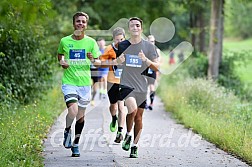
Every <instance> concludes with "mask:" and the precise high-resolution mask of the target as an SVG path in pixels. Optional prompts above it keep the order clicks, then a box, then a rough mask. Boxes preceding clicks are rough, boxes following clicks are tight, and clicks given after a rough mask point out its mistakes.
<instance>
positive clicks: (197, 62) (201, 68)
mask: <svg viewBox="0 0 252 167" xmlns="http://www.w3.org/2000/svg"><path fill="white" fill-rule="evenodd" d="M185 66H186V68H187V69H188V73H189V75H190V76H191V77H192V78H206V76H207V68H208V59H207V56H206V55H204V54H202V53H199V52H196V53H194V55H193V56H191V57H189V60H188V61H187V62H186V64H185Z"/></svg>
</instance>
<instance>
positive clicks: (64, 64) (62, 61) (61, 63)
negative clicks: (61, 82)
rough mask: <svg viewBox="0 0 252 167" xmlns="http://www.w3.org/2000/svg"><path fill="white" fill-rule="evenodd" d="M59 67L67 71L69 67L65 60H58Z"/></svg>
mask: <svg viewBox="0 0 252 167" xmlns="http://www.w3.org/2000/svg"><path fill="white" fill-rule="evenodd" d="M60 65H61V67H62V68H64V69H67V68H68V67H69V65H68V64H67V62H66V61H65V60H60Z"/></svg>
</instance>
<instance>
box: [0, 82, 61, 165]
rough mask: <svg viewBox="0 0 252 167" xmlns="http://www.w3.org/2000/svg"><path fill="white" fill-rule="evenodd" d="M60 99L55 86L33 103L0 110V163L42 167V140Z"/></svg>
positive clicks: (58, 111) (57, 111)
mask: <svg viewBox="0 0 252 167" xmlns="http://www.w3.org/2000/svg"><path fill="white" fill-rule="evenodd" d="M63 102H64V100H63V98H62V93H61V89H60V87H59V85H57V86H55V87H54V88H53V89H51V90H48V94H47V95H45V97H44V98H43V99H41V100H38V101H35V102H34V103H33V104H30V105H27V106H20V107H19V108H12V109H11V110H6V109H3V110H1V111H0V133H1V134H0V150H1V151H0V162H1V165H0V166H17V167H19V166H43V157H42V155H41V153H42V150H43V145H42V144H43V139H44V138H45V137H46V134H47V132H48V130H49V128H50V127H51V125H52V124H53V122H54V119H55V118H56V117H57V116H58V115H59V113H60V112H61V111H62V110H63V108H64V107H65V105H64V103H63Z"/></svg>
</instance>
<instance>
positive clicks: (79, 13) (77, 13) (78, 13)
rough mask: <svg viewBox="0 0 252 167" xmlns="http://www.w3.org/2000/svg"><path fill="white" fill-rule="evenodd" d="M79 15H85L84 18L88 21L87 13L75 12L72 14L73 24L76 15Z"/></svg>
mask: <svg viewBox="0 0 252 167" xmlns="http://www.w3.org/2000/svg"><path fill="white" fill-rule="evenodd" d="M79 16H85V17H86V19H87V22H88V20H89V16H88V14H87V13H84V12H76V13H75V14H74V15H73V24H74V21H75V19H76V18H77V17H79Z"/></svg>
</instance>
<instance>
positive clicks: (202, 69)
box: [184, 51, 252, 100]
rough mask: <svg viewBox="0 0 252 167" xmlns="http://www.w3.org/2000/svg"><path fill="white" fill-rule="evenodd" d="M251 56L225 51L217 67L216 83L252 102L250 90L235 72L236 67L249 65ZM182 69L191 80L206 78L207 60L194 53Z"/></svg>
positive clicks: (204, 56) (244, 53) (246, 53)
mask: <svg viewBox="0 0 252 167" xmlns="http://www.w3.org/2000/svg"><path fill="white" fill-rule="evenodd" d="M250 59H251V54H250V53H249V52H247V51H239V52H233V51H225V52H224V53H223V58H222V61H221V63H220V67H219V78H218V83H219V84H220V85H221V86H224V87H225V88H227V89H230V90H233V91H234V92H235V94H236V95H238V96H239V97H241V98H242V99H247V100H252V96H251V90H249V89H248V86H247V85H246V83H245V82H244V81H242V79H241V77H240V74H239V73H238V72H237V67H239V66H245V65H246V64H247V63H249V62H250V61H249V60H250ZM184 68H186V69H187V70H188V73H189V75H190V77H192V78H207V69H208V58H207V56H206V55H204V54H201V53H195V55H194V56H191V57H190V58H189V60H188V61H187V62H186V63H185V64H184Z"/></svg>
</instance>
